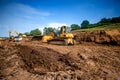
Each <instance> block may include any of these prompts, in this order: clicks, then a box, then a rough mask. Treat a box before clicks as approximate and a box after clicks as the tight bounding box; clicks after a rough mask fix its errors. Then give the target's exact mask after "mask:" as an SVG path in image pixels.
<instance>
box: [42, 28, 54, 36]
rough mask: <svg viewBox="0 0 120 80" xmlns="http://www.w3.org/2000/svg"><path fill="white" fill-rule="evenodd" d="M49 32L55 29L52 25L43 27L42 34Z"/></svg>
mask: <svg viewBox="0 0 120 80" xmlns="http://www.w3.org/2000/svg"><path fill="white" fill-rule="evenodd" d="M50 32H53V33H54V32H55V29H54V28H52V27H45V28H44V29H43V34H48V33H50Z"/></svg>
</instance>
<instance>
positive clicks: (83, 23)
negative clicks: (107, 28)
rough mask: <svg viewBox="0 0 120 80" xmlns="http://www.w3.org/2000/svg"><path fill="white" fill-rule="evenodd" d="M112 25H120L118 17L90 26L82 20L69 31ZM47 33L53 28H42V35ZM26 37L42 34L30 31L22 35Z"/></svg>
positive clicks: (86, 21)
mask: <svg viewBox="0 0 120 80" xmlns="http://www.w3.org/2000/svg"><path fill="white" fill-rule="evenodd" d="M112 23H120V17H113V18H102V19H101V20H100V21H99V22H97V23H94V24H90V22H89V21H88V20H83V21H82V23H81V24H80V25H79V24H71V25H70V27H71V30H72V31H73V30H79V29H86V28H93V27H98V26H102V25H109V24H112ZM49 32H55V28H53V27H52V26H51V27H44V29H43V34H49ZM24 34H25V35H26V36H36V35H41V34H42V32H41V30H39V29H34V30H31V31H30V32H25V33H24Z"/></svg>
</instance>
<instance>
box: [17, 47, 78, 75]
mask: <svg viewBox="0 0 120 80" xmlns="http://www.w3.org/2000/svg"><path fill="white" fill-rule="evenodd" d="M19 48H20V56H21V59H22V61H23V62H24V64H23V65H22V67H23V68H24V69H27V70H28V71H29V72H32V73H38V74H44V73H46V72H56V71H66V70H68V69H69V70H74V69H76V68H77V66H75V65H73V64H72V63H73V62H74V63H75V60H74V59H73V58H70V57H69V56H68V55H63V54H61V53H59V52H56V51H54V50H52V49H49V48H46V47H40V46H38V47H34V48H32V46H31V47H30V46H29V47H28V46H19Z"/></svg>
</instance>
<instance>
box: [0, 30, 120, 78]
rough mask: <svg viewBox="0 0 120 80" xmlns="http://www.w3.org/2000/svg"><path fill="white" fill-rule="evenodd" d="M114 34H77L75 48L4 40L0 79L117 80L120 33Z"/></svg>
mask: <svg viewBox="0 0 120 80" xmlns="http://www.w3.org/2000/svg"><path fill="white" fill-rule="evenodd" d="M114 31H115V30H114ZM114 31H112V33H111V31H95V32H92V33H90V32H89V33H86V32H76V33H74V35H75V36H76V41H78V42H79V44H77V45H74V46H72V45H70V46H64V45H51V44H45V43H42V42H40V41H38V40H33V41H23V42H9V41H7V40H5V41H1V42H0V80H117V79H119V78H120V45H119V43H120V42H119V40H120V39H119V38H120V32H119V31H118V30H116V31H115V32H114ZM101 32H103V33H102V34H101V35H100V33H101ZM83 35H84V37H83ZM85 35H86V36H85ZM88 37H89V38H88ZM107 38H108V39H107ZM88 40H89V41H88Z"/></svg>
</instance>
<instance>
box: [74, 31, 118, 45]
mask: <svg viewBox="0 0 120 80" xmlns="http://www.w3.org/2000/svg"><path fill="white" fill-rule="evenodd" d="M73 34H74V35H75V39H76V41H78V42H79V43H82V42H94V43H97V44H105V45H120V30H106V31H105V30H96V31H93V32H74V33H73Z"/></svg>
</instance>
